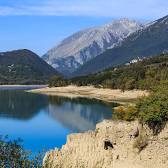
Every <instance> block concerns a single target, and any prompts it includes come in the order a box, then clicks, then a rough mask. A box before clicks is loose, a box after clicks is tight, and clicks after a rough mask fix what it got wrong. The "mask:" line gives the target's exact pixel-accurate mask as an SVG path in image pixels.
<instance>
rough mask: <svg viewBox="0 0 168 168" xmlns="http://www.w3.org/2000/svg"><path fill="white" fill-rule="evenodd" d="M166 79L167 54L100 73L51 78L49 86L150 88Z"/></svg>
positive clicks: (167, 78)
mask: <svg viewBox="0 0 168 168" xmlns="http://www.w3.org/2000/svg"><path fill="white" fill-rule="evenodd" d="M166 80H168V54H162V55H160V56H156V57H151V58H145V59H144V60H142V61H139V62H138V63H134V64H130V65H122V66H118V67H115V68H109V69H107V70H105V71H102V72H100V73H96V74H93V75H88V76H82V77H77V78H72V79H69V80H68V79H67V80H63V79H61V78H57V77H55V78H52V79H51V80H50V82H49V84H50V86H65V85H69V84H75V85H78V86H87V85H94V86H96V87H103V88H112V89H122V90H127V89H151V88H152V87H153V86H155V85H158V84H160V83H162V82H164V81H166Z"/></svg>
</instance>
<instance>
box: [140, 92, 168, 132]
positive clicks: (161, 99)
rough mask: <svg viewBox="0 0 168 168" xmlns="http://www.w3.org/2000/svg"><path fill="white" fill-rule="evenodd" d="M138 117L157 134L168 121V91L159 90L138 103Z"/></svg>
mask: <svg viewBox="0 0 168 168" xmlns="http://www.w3.org/2000/svg"><path fill="white" fill-rule="evenodd" d="M137 112H138V118H139V119H140V121H141V122H143V123H146V124H148V126H149V127H150V128H151V129H153V131H154V133H155V134H157V133H158V132H160V131H161V129H162V128H163V127H164V125H165V123H166V121H168V91H167V90H164V91H161V90H159V91H158V92H156V93H153V94H151V95H150V96H149V97H146V98H143V99H140V100H139V101H138V103H137Z"/></svg>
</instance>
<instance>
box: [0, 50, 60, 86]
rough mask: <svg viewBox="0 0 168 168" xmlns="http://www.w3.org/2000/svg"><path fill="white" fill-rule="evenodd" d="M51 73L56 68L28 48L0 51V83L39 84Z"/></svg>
mask: <svg viewBox="0 0 168 168" xmlns="http://www.w3.org/2000/svg"><path fill="white" fill-rule="evenodd" d="M53 75H58V73H57V72H56V70H55V69H54V68H52V67H51V66H50V65H48V64H47V63H46V62H45V61H44V60H43V59H41V58H40V57H39V56H38V55H36V54H35V53H33V52H31V51H29V50H26V49H23V50H16V51H11V52H0V84H41V83H46V82H47V81H48V79H49V78H50V77H51V76H53Z"/></svg>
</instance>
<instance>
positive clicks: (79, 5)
mask: <svg viewBox="0 0 168 168" xmlns="http://www.w3.org/2000/svg"><path fill="white" fill-rule="evenodd" d="M167 14H168V1H167V0H0V51H7V50H14V49H19V48H28V49H31V50H33V51H34V52H36V53H38V54H39V55H43V54H44V53H45V52H46V51H47V50H48V49H50V48H51V47H53V46H55V45H56V44H57V43H58V42H59V41H60V40H61V39H63V38H64V37H66V36H68V35H70V34H71V33H73V32H76V31H78V30H81V29H83V28H87V27H92V26H95V25H99V24H104V23H106V22H110V21H111V20H113V19H117V18H131V19H137V20H140V21H152V20H155V19H157V18H160V17H162V16H165V15H167Z"/></svg>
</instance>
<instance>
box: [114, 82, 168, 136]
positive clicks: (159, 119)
mask: <svg viewBox="0 0 168 168" xmlns="http://www.w3.org/2000/svg"><path fill="white" fill-rule="evenodd" d="M114 118H117V119H121V120H126V121H132V120H135V119H138V120H139V121H140V122H141V123H142V124H147V125H148V126H149V127H150V128H151V129H152V130H153V133H154V134H157V133H159V132H160V131H161V130H162V129H163V128H164V126H165V124H166V122H167V121H168V81H167V82H166V81H165V82H163V83H162V84H160V85H159V86H157V87H154V89H153V91H152V93H151V94H150V96H148V97H143V98H140V99H139V100H138V101H137V102H136V105H125V106H121V107H118V108H116V110H115V113H114Z"/></svg>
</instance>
